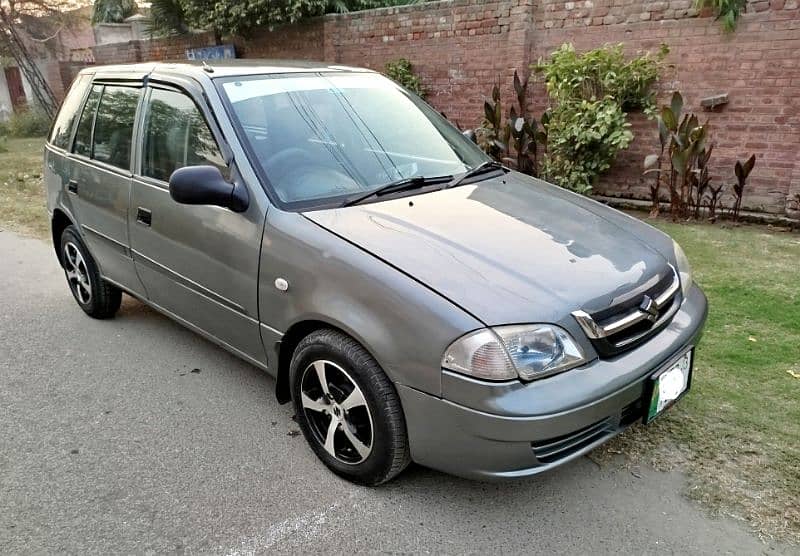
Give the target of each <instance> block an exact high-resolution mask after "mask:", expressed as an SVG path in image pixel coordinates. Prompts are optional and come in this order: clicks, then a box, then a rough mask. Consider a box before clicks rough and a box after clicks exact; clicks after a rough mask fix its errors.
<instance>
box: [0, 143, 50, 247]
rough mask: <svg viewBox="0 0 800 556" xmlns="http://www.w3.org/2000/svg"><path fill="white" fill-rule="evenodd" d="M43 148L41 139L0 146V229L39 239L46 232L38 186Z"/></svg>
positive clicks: (45, 221)
mask: <svg viewBox="0 0 800 556" xmlns="http://www.w3.org/2000/svg"><path fill="white" fill-rule="evenodd" d="M43 145H44V140H43V139H9V140H8V141H4V142H2V143H0V226H2V227H4V228H9V229H11V230H16V231H19V232H22V233H25V234H27V235H32V236H35V237H41V238H45V237H47V235H48V234H49V229H50V224H49V222H48V221H47V209H46V207H45V197H44V186H43V183H42V165H43V164H42V152H43ZM4 147H5V149H7V150H6V151H5V152H3V150H4Z"/></svg>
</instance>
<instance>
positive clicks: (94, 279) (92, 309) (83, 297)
mask: <svg viewBox="0 0 800 556" xmlns="http://www.w3.org/2000/svg"><path fill="white" fill-rule="evenodd" d="M61 262H62V263H63V265H64V273H65V275H66V277H67V283H68V284H69V289H70V291H71V292H72V296H73V297H74V298H75V301H77V302H78V305H80V307H81V309H83V311H84V312H85V313H86V314H87V315H89V316H90V317H93V318H96V319H107V318H111V317H113V316H114V314H115V313H116V312H117V310H118V309H119V306H120V304H121V303H122V292H121V291H120V290H119V288H117V287H115V286H112V285H111V284H109V283H108V282H106V281H104V280H103V279H102V278H101V277H100V270H99V269H98V268H97V264H96V263H95V262H94V259H93V258H92V256H91V254H90V253H89V251H88V249H86V246H85V245H84V244H83V240H81V238H80V236H79V235H78V232H77V230H76V229H75V226H67V228H66V229H65V230H64V232H63V233H62V234H61Z"/></svg>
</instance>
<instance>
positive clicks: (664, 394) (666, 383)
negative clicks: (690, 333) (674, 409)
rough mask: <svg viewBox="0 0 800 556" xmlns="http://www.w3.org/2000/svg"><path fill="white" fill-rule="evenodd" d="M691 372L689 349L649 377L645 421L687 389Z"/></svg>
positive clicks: (653, 417) (658, 412)
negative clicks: (648, 395) (648, 397)
mask: <svg viewBox="0 0 800 556" xmlns="http://www.w3.org/2000/svg"><path fill="white" fill-rule="evenodd" d="M691 373H692V351H691V350H689V351H687V352H686V353H685V354H683V356H681V358H680V359H678V360H677V361H675V362H674V363H673V364H672V365H670V366H669V367H667V368H666V369H664V370H663V371H661V372H659V373H657V374H655V375H654V376H653V377H652V378H651V379H650V380H651V387H650V392H651V394H650V399H649V403H647V404H646V407H647V415H645V418H644V419H645V423H649V422H650V421H652V420H653V419H655V418H656V417H657V416H658V415H659V414H660V413H661V412H662V411H664V409H666V408H667V407H669V406H670V405H672V404H673V403H675V401H676V400H677V399H678V398H680V397H681V396H682V395H683V394H684V393H685V392H686V390H688V389H689V382H690V380H691Z"/></svg>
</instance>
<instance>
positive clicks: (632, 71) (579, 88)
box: [533, 44, 669, 193]
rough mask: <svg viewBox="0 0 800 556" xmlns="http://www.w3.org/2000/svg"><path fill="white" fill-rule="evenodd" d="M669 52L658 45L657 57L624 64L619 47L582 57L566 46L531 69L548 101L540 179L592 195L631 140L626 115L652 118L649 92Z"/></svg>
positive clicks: (650, 56)
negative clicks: (541, 79)
mask: <svg viewBox="0 0 800 556" xmlns="http://www.w3.org/2000/svg"><path fill="white" fill-rule="evenodd" d="M668 52H669V50H668V49H667V47H666V46H663V45H662V47H661V50H660V51H659V52H658V54H656V55H651V54H649V53H648V54H643V55H639V56H637V57H634V58H632V59H630V60H626V59H625V55H624V53H623V49H622V45H616V46H604V47H602V48H597V49H595V50H590V51H588V52H584V53H582V54H581V53H578V52H576V51H575V48H574V47H573V46H572V45H571V44H565V45H562V46H561V47H560V48H559V49H558V50H556V51H555V52H554V53H553V54H552V55H551V56H550V58H549V59H548V60H546V61H540V62H539V63H538V64H536V65H535V66H534V68H533V69H534V70H535V71H536V72H537V73H539V74H541V75H542V76H543V77H544V81H545V85H546V86H547V92H548V94H549V96H550V98H551V100H552V101H553V105H552V107H551V108H550V109H549V110H548V111H547V112H546V113H545V116H543V117H542V124H543V127H544V130H543V131H544V133H543V134H542V136H543V137H546V147H547V153H546V155H545V156H544V158H543V160H542V168H541V174H542V176H543V177H545V178H546V179H548V180H550V181H552V182H554V183H557V184H558V185H561V186H562V187H566V188H567V189H572V190H574V191H577V192H580V193H588V192H589V191H591V189H592V187H593V185H594V184H595V182H596V181H597V178H598V177H599V175H600V174H601V173H602V172H605V171H606V170H608V169H609V168H610V167H611V164H612V163H613V161H614V159H615V158H616V156H617V153H618V152H619V151H620V150H621V149H625V148H627V147H628V145H630V143H631V141H632V140H633V133H631V131H630V129H629V127H630V125H629V124H628V123H627V119H626V114H625V110H642V111H644V112H645V113H647V114H653V113H654V112H655V93H654V91H653V86H654V85H655V83H656V81H657V80H658V73H659V69H660V66H661V62H662V60H663V59H664V57H665V56H666V55H667V53H668Z"/></svg>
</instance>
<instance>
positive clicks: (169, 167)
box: [129, 85, 266, 364]
mask: <svg viewBox="0 0 800 556" xmlns="http://www.w3.org/2000/svg"><path fill="white" fill-rule="evenodd" d="M198 106H202V105H201V104H200V101H199V99H198V102H197V103H196V102H195V100H194V99H193V97H191V96H189V95H188V94H187V93H186V92H184V91H182V90H178V89H173V88H171V87H168V86H166V85H165V86H159V85H153V86H151V87H150V88H148V91H147V96H146V98H145V113H144V120H143V125H142V131H141V143H140V144H141V154H140V157H139V158H140V160H139V164H138V168H139V171H138V172H137V173H136V174H135V175H134V179H133V190H132V194H131V204H130V213H129V221H130V236H131V248H132V251H133V258H134V260H135V262H136V269H137V271H138V272H139V276H140V277H141V279H142V282H143V283H144V286H145V289H146V291H147V296H148V298H149V299H150V300H151V302H153V303H154V304H156V305H158V306H159V307H161V308H162V309H165V310H166V311H168V312H170V313H171V314H172V315H173V316H175V317H177V318H178V319H179V320H182V321H184V322H186V323H188V324H190V325H193V326H194V327H196V328H198V329H200V331H202V332H205V333H206V334H208V335H210V336H212V337H213V338H214V339H216V340H217V341H220V342H222V343H223V344H225V345H226V346H227V347H229V348H232V349H234V350H235V351H237V352H238V353H239V354H240V355H243V356H245V357H246V358H249V359H250V360H252V361H254V362H258V363H262V364H265V363H266V359H265V354H264V348H263V345H262V343H261V336H260V333H259V326H258V262H259V253H260V249H261V236H262V231H263V227H264V216H265V215H264V213H263V209H261V208H260V207H258V206H256V203H251V206H250V208H249V209H248V210H247V211H245V212H243V213H235V212H233V211H230V210H228V209H224V208H220V207H213V206H198V205H182V204H178V203H176V202H175V201H173V200H172V198H171V197H170V194H169V185H168V182H169V177H170V175H171V174H172V172H173V171H175V170H176V169H178V168H181V167H183V166H195V165H213V166H217V167H218V168H220V170H221V171H222V172H223V174H224V175H226V176H228V175H229V172H230V169H229V168H227V167H226V166H225V162H224V161H223V158H222V156H221V155H220V150H219V148H218V146H217V142H216V141H215V139H214V135H213V133H212V131H211V129H210V127H209V125H208V123H207V119H206V118H205V117H204V115H203V112H202V111H201V110H200V109H199V108H198Z"/></svg>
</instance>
